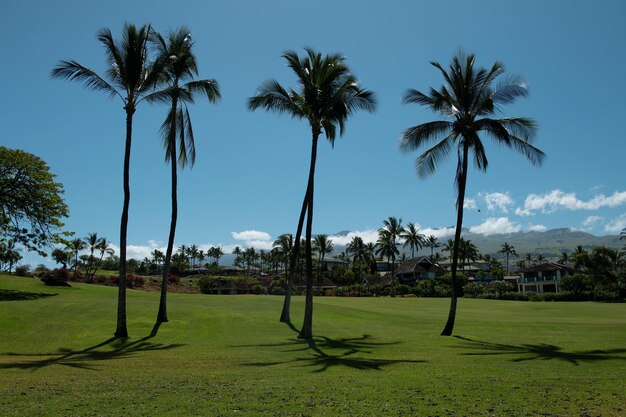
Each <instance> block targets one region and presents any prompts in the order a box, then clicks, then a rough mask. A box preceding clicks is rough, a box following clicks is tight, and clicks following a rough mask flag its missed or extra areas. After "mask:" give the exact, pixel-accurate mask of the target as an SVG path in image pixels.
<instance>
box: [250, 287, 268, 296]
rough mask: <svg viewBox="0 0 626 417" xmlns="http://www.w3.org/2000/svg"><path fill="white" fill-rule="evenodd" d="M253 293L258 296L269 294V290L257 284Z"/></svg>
mask: <svg viewBox="0 0 626 417" xmlns="http://www.w3.org/2000/svg"><path fill="white" fill-rule="evenodd" d="M252 292H253V293H254V294H257V295H261V294H267V289H266V288H265V287H264V286H262V285H259V284H257V285H255V286H254V287H252Z"/></svg>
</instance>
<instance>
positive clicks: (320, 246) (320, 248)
mask: <svg viewBox="0 0 626 417" xmlns="http://www.w3.org/2000/svg"><path fill="white" fill-rule="evenodd" d="M313 249H314V250H315V251H316V252H317V265H318V271H319V272H318V274H317V280H318V282H319V279H320V274H321V272H322V263H323V262H324V257H325V256H326V254H328V253H331V252H332V251H333V240H332V239H329V238H328V235H317V236H315V238H314V239H313Z"/></svg>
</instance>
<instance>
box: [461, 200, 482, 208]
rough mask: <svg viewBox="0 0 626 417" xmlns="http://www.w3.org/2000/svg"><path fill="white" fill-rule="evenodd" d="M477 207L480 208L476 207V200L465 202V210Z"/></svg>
mask: <svg viewBox="0 0 626 417" xmlns="http://www.w3.org/2000/svg"><path fill="white" fill-rule="evenodd" d="M477 207H478V206H477V205H476V199H474V198H466V199H465V201H464V202H463V208H464V209H469V210H473V209H475V208H477Z"/></svg>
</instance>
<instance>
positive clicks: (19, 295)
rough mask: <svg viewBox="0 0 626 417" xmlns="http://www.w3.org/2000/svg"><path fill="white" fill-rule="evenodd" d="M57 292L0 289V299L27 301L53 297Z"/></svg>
mask: <svg viewBox="0 0 626 417" xmlns="http://www.w3.org/2000/svg"><path fill="white" fill-rule="evenodd" d="M55 295H59V294H56V293H54V294H51V293H45V292H29V291H18V290H0V301H28V300H38V299H40V298H47V297H54V296H55Z"/></svg>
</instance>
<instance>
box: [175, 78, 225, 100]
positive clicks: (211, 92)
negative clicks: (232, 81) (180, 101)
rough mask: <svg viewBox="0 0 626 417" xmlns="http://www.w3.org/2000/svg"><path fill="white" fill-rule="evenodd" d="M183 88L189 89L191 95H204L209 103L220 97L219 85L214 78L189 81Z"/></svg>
mask: <svg viewBox="0 0 626 417" xmlns="http://www.w3.org/2000/svg"><path fill="white" fill-rule="evenodd" d="M183 88H184V89H186V90H188V91H189V95H190V96H193V95H194V94H195V93H198V94H201V95H204V96H206V98H207V99H208V100H209V102H210V103H217V101H218V100H219V99H220V98H222V95H221V93H220V86H219V84H218V82H217V81H215V80H196V81H190V82H188V83H186V84H185V85H184V86H183Z"/></svg>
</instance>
